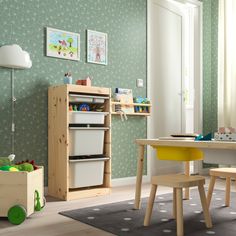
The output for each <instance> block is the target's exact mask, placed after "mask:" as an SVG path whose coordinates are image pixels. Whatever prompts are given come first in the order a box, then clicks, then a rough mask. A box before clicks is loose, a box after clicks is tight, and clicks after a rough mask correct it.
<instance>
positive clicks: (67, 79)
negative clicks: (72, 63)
mask: <svg viewBox="0 0 236 236" xmlns="http://www.w3.org/2000/svg"><path fill="white" fill-rule="evenodd" d="M64 84H72V75H71V72H68V73H65V77H64Z"/></svg>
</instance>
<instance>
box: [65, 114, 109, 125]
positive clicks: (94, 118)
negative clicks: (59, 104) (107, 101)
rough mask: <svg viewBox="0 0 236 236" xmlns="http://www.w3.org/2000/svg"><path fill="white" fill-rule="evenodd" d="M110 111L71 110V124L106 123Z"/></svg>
mask: <svg viewBox="0 0 236 236" xmlns="http://www.w3.org/2000/svg"><path fill="white" fill-rule="evenodd" d="M106 115H108V112H92V111H70V112H69V123H70V124H104V118H105V116H106Z"/></svg>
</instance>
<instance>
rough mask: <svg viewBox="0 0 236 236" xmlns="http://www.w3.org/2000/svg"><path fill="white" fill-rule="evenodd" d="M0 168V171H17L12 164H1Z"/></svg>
mask: <svg viewBox="0 0 236 236" xmlns="http://www.w3.org/2000/svg"><path fill="white" fill-rule="evenodd" d="M0 170H2V171H19V170H18V169H17V168H16V167H14V166H1V167H0Z"/></svg>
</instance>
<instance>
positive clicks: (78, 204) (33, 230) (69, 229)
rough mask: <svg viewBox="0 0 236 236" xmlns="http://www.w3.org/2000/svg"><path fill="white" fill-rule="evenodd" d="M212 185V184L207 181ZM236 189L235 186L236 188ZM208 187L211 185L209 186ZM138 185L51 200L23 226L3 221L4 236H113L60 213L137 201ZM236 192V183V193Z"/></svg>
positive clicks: (145, 188)
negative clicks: (136, 191) (68, 198)
mask: <svg viewBox="0 0 236 236" xmlns="http://www.w3.org/2000/svg"><path fill="white" fill-rule="evenodd" d="M207 184H208V181H207ZM232 185H233V184H232ZM206 186H207V185H206ZM223 187H224V181H223V180H219V181H217V182H216V188H218V189H222V188H223ZM134 189H135V187H134V185H132V186H123V187H114V188H113V189H112V193H111V194H110V195H106V196H100V197H95V198H87V199H81V200H77V201H70V202H65V201H57V200H55V199H50V198H48V202H47V205H46V206H45V208H44V210H43V211H42V212H38V213H34V214H33V215H31V216H30V218H29V219H27V220H26V221H25V222H24V223H23V224H22V225H19V226H13V225H11V224H10V223H8V221H7V220H3V219H0V236H31V235H32V236H78V235H79V236H84V235H86V236H109V235H112V234H110V233H107V232H104V231H102V230H99V229H96V228H93V227H91V226H89V225H86V224H83V223H80V222H79V221H75V220H72V219H70V218H67V217H64V216H61V215H59V214H58V212H60V211H66V210H71V209H78V208H84V207H89V206H96V205H101V204H107V203H112V202H118V201H124V200H129V199H133V198H134ZM234 190H235V183H234V186H232V191H234ZM149 191H150V185H149V184H145V185H143V189H142V197H145V196H148V195H149ZM171 191H172V190H171V189H170V188H166V187H160V188H158V194H163V193H168V192H171Z"/></svg>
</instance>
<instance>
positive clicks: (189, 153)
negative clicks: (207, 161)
mask: <svg viewBox="0 0 236 236" xmlns="http://www.w3.org/2000/svg"><path fill="white" fill-rule="evenodd" d="M153 148H155V149H156V151H157V159H159V160H169V161H196V160H202V159H203V152H202V151H201V150H199V149H197V148H190V147H168V146H163V147H159V146H158V147H156V146H153Z"/></svg>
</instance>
